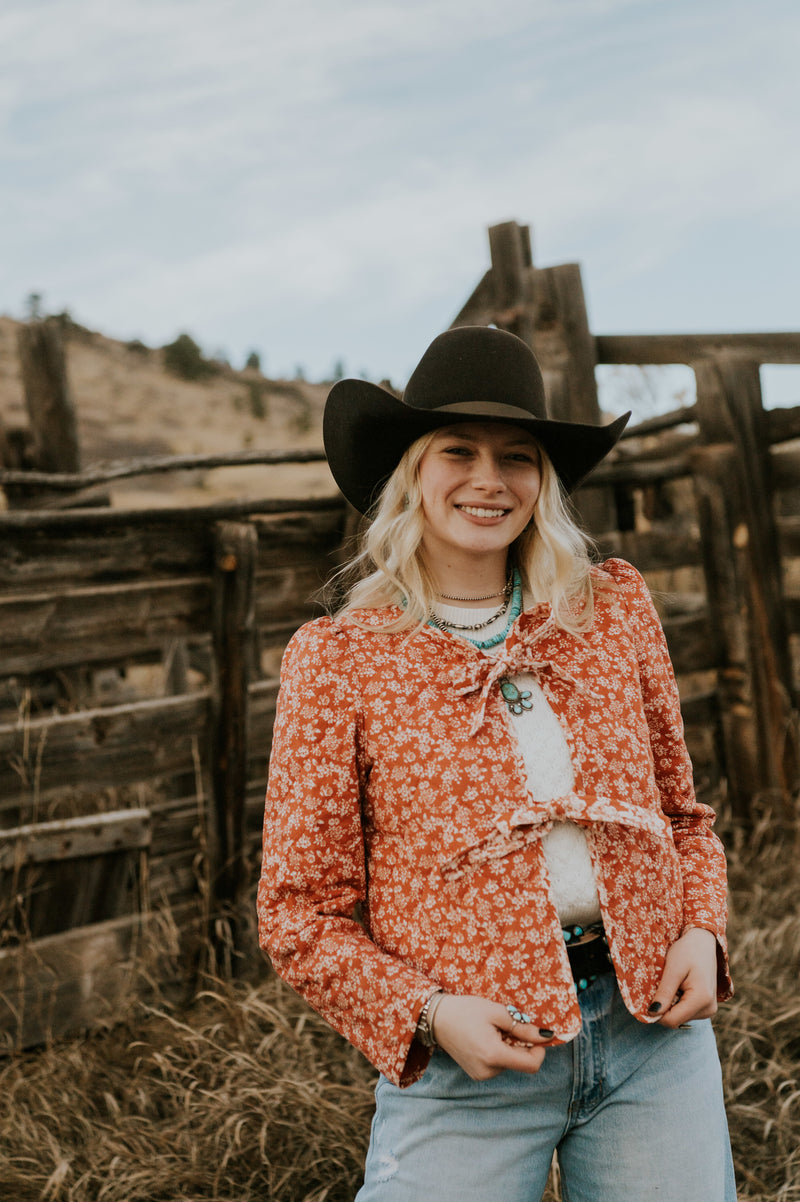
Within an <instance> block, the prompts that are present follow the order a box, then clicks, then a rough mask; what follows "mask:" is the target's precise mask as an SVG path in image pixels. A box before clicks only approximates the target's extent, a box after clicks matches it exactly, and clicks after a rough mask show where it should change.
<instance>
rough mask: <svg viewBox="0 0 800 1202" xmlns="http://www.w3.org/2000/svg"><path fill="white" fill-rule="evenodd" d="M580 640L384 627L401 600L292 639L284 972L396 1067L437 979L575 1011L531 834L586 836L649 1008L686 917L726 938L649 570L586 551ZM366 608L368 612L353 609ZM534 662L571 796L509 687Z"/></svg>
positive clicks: (548, 633)
mask: <svg viewBox="0 0 800 1202" xmlns="http://www.w3.org/2000/svg"><path fill="white" fill-rule="evenodd" d="M594 574H595V584H596V585H597V588H596V597H595V618H594V622H593V624H592V627H591V629H590V630H589V631H588V632H587V633H586V634H584V635H582V636H580V637H578V636H574V635H571V634H567V633H565V632H564V631H563V630H561V629H560V628H559V627H557V626H556V624H555V622H554V621H553V619H552V616H551V612H550V607H549V605H547V604H540V605H536V606H534V607H533V608H531V609H529V610H527V611H526V612H524V613H523V614H521V615H520V617H519V618H518V619H517V621H516V623H515V624H514V626H513V627H512V630H511V631H510V633H509V635H508V636H507V638H506V641H505V643H504V644H503V646H502V647H501V648H500V654H499V656H497V657H496V658H495V657H493V656H490V655H487V654H485V653H483V652H481V651H478V650H477V649H476V648H474V647H473V646H472V645H471V644H469V643H468V642H466V641H465V640H463V639H459V638H456V637H454V636H452V635H450V634H448V633H445V632H443V631H440V630H437V629H434V628H432V627H425V628H424V629H422V630H420V631H418V632H416V633H414V634H412V635H409V633H408V631H403V632H400V633H394V634H386V633H383V632H381V631H379V630H377V629H375V627H378V626H380V625H381V624H383V623H385V622H386V621H387V617H388V616H392V615H394V614H395V612H396V611H393V610H390V609H389V610H364V611H360V612H359V613H358V615H357V618H358V623H359V624H356V623H355V622H354V621H353V617H352V616H351V615H345V616H343V617H341V618H338V619H336V618H320V619H318V620H316V621H313V622H310V623H308V624H307V625H306V626H303V627H302V628H301V629H300V630H299V631H298V632H297V634H296V635H295V636H294V638H293V639H292V641H291V643H290V644H289V646H288V648H287V650H286V653H285V656H284V662H283V666H282V670H281V688H280V694H279V698H278V711H277V717H276V723H275V733H274V741H273V747H272V755H271V759H270V773H269V785H268V788H267V800H266V812H265V822H264V856H263V869H262V875H261V880H260V884H259V890H258V916H259V930H260V938H261V944H262V947H263V948H264V949H265V950H266V951H267V953H268V954H269V956H270V958H271V959H272V962H273V964H274V966H275V968H276V969H277V971H278V972H279V973H280V974H281V976H283V977H284V978H285V980H286V981H288V982H289V984H290V985H291V986H292V987H293V988H294V989H295V990H297V991H298V992H299V993H300V994H301V995H302V996H303V997H304V998H306V1000H307V1001H308V1002H309V1003H310V1004H311V1005H312V1006H313V1007H314V1008H315V1009H316V1010H317V1011H318V1012H319V1013H320V1014H321V1015H322V1016H323V1017H324V1018H325V1019H326V1020H327V1021H328V1022H329V1023H330V1024H331V1025H332V1026H333V1027H335V1028H336V1030H338V1031H339V1032H341V1033H342V1034H343V1035H344V1036H345V1037H346V1038H347V1039H349V1040H350V1041H351V1042H352V1043H353V1044H355V1046H356V1047H358V1048H359V1049H361V1051H362V1052H363V1053H364V1054H365V1055H366V1056H367V1058H368V1059H369V1060H370V1061H371V1062H372V1063H373V1064H374V1065H375V1066H376V1067H377V1068H378V1069H379V1070H380V1071H381V1072H382V1073H384V1074H385V1076H386V1077H387V1078H388V1079H389V1080H390V1081H392V1082H394V1083H395V1084H398V1085H406V1084H409V1083H410V1082H411V1081H413V1080H415V1079H417V1077H419V1076H420V1075H421V1073H422V1072H423V1071H424V1068H425V1067H426V1065H427V1061H428V1057H429V1053H427V1052H426V1051H425V1050H424V1049H422V1048H421V1047H420V1045H419V1043H418V1041H415V1040H414V1031H415V1027H416V1023H417V1018H418V1015H419V1012H420V1009H421V1007H422V1004H423V1002H424V1000H425V999H426V998H427V997H428V996H429V995H430V993H431V992H432V990H433V989H434V988H435V987H436V986H442V987H443V988H444V989H446V990H447V991H448V992H451V993H462V994H478V995H481V996H483V997H487V998H490V999H492V1000H494V1001H499V1002H502V1003H508V1002H513V1003H514V1004H515V1005H517V1006H518V1007H520V1008H521V1009H522V1010H524V1011H525V1012H527V1013H528V1014H530V1015H532V1016H533V1018H534V1021H535V1022H536V1024H537V1026H539V1027H547V1028H550V1029H552V1030H553V1031H555V1033H556V1042H559V1041H567V1040H569V1039H572V1038H573V1037H574V1036H575V1035H576V1034H577V1032H578V1030H579V1027H580V1010H579V1007H578V1001H577V996H576V992H575V987H574V985H573V981H572V975H571V972H570V968H569V962H568V959H567V954H566V948H565V944H564V940H563V937H562V933H561V928H560V924H559V920H558V915H557V913H556V910H555V908H554V906H553V904H552V901H551V898H550V895H549V889H548V875H547V867H546V862H545V857H544V854H543V852H542V847H541V836H542V834H543V833H544V832H545V831H547V830H549V829H550V826H551V824H552V822H553V820H554V819H570V820H572V821H574V822H577V823H579V824H580V825H581V826H582V827H584V828H585V829H586V830H587V832H588V841H589V847H590V852H591V856H592V861H593V865H594V870H595V875H596V878H597V885H598V893H599V897H600V904H601V909H602V912H603V919H604V922H605V929H606V933H607V936H608V940H609V947H610V951H611V956H612V959H613V963H614V968H615V971H616V975H617V979H618V981H619V986H620V990H621V993H622V996H623V998H624V1001H625V1003H626V1005H627V1007H628V1008H629V1010H630V1011H631V1013H632V1014H634V1015H635V1016H636V1017H637V1018H639V1019H640V1020H641V1021H643V1022H644V1021H649V1020H648V1017H647V1008H648V1006H649V1004H650V1002H651V1001H652V998H653V995H654V993H655V990H656V987H657V985H658V982H659V980H660V976H661V972H662V969H663V965H664V958H665V955H666V952H667V950H668V948H669V947H670V945H671V944H672V943H673V942H674V941H675V939H677V938H678V936H679V935H680V934H681V933H682V931H683V930H685V929H686V928H687V927H691V926H700V927H705V928H707V929H708V930H710V931H712V932H713V933H714V934H715V936H716V938H717V941H718V976H719V980H718V986H719V997H720V999H721V1000H723V999H724V998H726V997H728V996H730V993H731V992H732V990H731V985H730V978H729V976H728V970H727V959H726V951H725V933H724V932H725V918H726V878H725V859H724V854H723V851H722V846H721V844H720V842H719V840H718V839H717V837H716V836H715V835H714V834H713V833H712V830H711V826H712V823H713V820H714V814H713V811H712V810H710V809H709V808H708V807H707V806H704V805H701V804H699V803H698V802H697V800H696V798H695V795H694V790H693V786H692V773H691V763H690V760H689V756H688V752H687V750H686V746H685V743H684V741H683V726H682V722H681V716H680V707H679V702H678V693H677V687H676V684H675V679H674V675H673V671H672V667H671V664H670V660H669V656H668V653H667V648H666V642H665V639H664V635H663V631H662V629H661V624H660V622H659V620H658V616H657V614H656V611H655V608H654V606H653V603H652V600H651V598H650V594H649V592H648V590H647V587H646V585H645V583H644V581H643V579H642V578H641V576H640V575H639V573H638V572H637V571H636V570H635V569H634V568H632V567H631V566H630V565H629V564H627V563H625V562H624V561H622V560H619V559H612V560H608V561H606V562H605V563H604V564H603V565H602V567H599V568H596V569H594ZM365 625H366V627H367V628H366V629H364V626H365ZM519 672H532V673H534V674H535V675H536V677H537V679H538V681H539V683H540V685H541V687H542V689H543V690H544V693H545V695H546V697H547V699H548V701H549V703H550V705H551V707H552V709H553V711H554V712H555V714H556V716H557V717H558V719H559V721H560V722H561V724H562V727H563V730H564V733H565V736H566V738H567V741H568V745H569V748H570V753H571V756H572V761H573V767H574V775H575V787H574V791H573V792H570V793H568V794H567V795H565V796H563V797H559V798H557V799H556V800H554V801H548V802H545V803H537V802H535V801H533V800H532V798H531V797H530V795H529V793H528V792H527V789H526V783H525V774H524V769H523V766H522V761H521V758H520V754H519V750H518V745H517V743H516V740H515V737H514V734H513V731H512V728H511V724H510V715H509V714H508V712H507V709H506V705H505V702H504V701H503V699H502V696H501V693H500V686H499V682H500V681H501V679H502V678H503V677H506V676H513V675H514V674H516V673H519Z"/></svg>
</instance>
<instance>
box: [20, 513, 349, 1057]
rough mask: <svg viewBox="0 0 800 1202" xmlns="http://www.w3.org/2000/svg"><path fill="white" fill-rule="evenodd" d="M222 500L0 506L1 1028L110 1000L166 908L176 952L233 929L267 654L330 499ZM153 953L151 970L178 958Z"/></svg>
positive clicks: (322, 556) (76, 1016)
mask: <svg viewBox="0 0 800 1202" xmlns="http://www.w3.org/2000/svg"><path fill="white" fill-rule="evenodd" d="M237 508H240V507H237V506H235V505H228V506H222V505H221V506H217V507H215V508H210V509H206V510H198V509H184V510H178V511H169V510H166V511H165V510H161V511H158V510H155V511H151V512H142V511H131V512H122V511H115V510H109V509H105V510H74V511H69V512H56V513H45V512H36V513H34V512H10V513H7V514H5V515H3V517H2V520H1V521H0V525H2V537H1V540H0V644H1V645H2V647H3V662H2V680H0V828H2V829H0V879H2V885H3V887H2V893H1V894H0V897H2V899H3V901H2V903H1V904H2V907H3V910H4V912H3V913H2V943H0V1032H3V1033H4V1034H5V1036H6V1038H7V1040H8V1041H9V1043H11V1044H20V1043H21V1044H30V1043H34V1042H38V1041H40V1040H42V1039H43V1038H45V1037H47V1036H48V1035H50V1034H58V1033H59V1032H62V1031H64V1030H69V1029H71V1028H73V1027H75V1026H76V1025H81V1024H83V1023H86V1022H92V1021H94V1020H95V1019H99V1018H100V1017H102V1016H105V1017H108V1016H109V1015H110V1013H111V1011H112V1008H113V1006H114V1005H115V1003H116V1000H117V999H118V998H119V996H120V994H121V992H122V991H125V990H128V991H129V990H130V988H131V985H132V974H134V972H135V971H137V968H138V967H139V966H140V962H141V958H142V956H141V953H142V951H143V950H144V949H145V948H146V947H147V945H148V944H152V942H153V939H154V936H153V927H154V924H155V926H158V924H159V921H160V920H161V917H163V915H164V914H167V915H168V917H169V921H170V923H172V924H174V925H177V927H178V928H179V931H180V938H179V939H177V940H176V941H174V948H173V951H174V953H175V955H176V956H177V955H182V956H183V957H184V961H191V960H192V958H193V951H194V949H195V947H197V946H200V945H201V944H205V946H206V947H208V946H209V943H208V941H209V938H210V940H211V946H213V945H214V943H215V942H216V943H217V944H218V951H219V955H220V956H225V955H226V954H227V955H229V954H231V953H233V952H234V951H235V948H236V945H237V943H238V942H239V939H238V934H237V925H238V924H239V922H240V921H241V915H242V912H243V908H244V906H245V903H244V902H243V900H242V890H243V888H244V887H245V883H246V882H247V881H252V879H253V869H254V865H255V862H256V860H257V851H258V845H259V839H260V827H261V819H262V816H263V796H264V782H265V779H266V768H267V757H268V753H269V741H270V733H271V728H272V720H273V714H274V707H275V698H276V694H277V679H276V674H277V667H278V662H279V658H280V653H281V651H282V649H283V647H284V645H285V643H286V642H287V640H288V638H289V637H290V635H291V634H292V632H293V631H294V630H295V629H296V627H297V626H298V625H300V623H302V622H303V621H305V620H306V619H307V618H309V617H310V616H312V614H313V613H314V612H315V610H314V606H313V602H312V601H311V598H312V596H313V595H314V594H315V593H316V592H317V591H318V589H319V587H320V585H321V583H322V581H323V578H324V576H325V575H326V573H327V572H328V570H329V568H330V566H331V565H332V563H333V560H332V559H331V558H330V557H331V555H332V553H333V552H335V550H336V549H337V548H338V546H339V544H340V542H341V537H342V526H343V520H344V509H343V506H342V505H341V504H340V503H337V502H335V501H334V502H333V503H332V502H323V503H319V502H309V503H306V504H305V506H298V505H297V503H286V502H274V503H268V502H267V503H265V504H264V505H263V506H261V507H259V506H253V505H252V504H251V505H250V506H249V507H248V509H249V511H248V513H247V515H246V516H245V515H243V514H241V513H237ZM259 508H261V509H262V510H263V511H265V512H261V513H258V512H254V510H258V509H259ZM269 510H272V511H273V512H272V513H270V512H268V511H269ZM286 510H291V512H286ZM160 916H161V917H160ZM163 935H164V931H163V930H162V931H161V933H160V935H159V938H161V939H163ZM162 960H163V962H162V963H161V964H159V965H158V966H157V967H156V969H155V970H154V971H158V972H159V973H163V972H166V973H174V974H177V973H179V972H181V971H184V972H185V970H186V963H184V965H183V968H182V969H181V967H180V966H177V965H176V964H175V963H174V962H173V960H172V959H170V957H166V959H164V958H163V957H162ZM220 966H221V967H225V966H224V965H220ZM148 971H153V969H152V966H149V968H148Z"/></svg>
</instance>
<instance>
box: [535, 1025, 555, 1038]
mask: <svg viewBox="0 0 800 1202" xmlns="http://www.w3.org/2000/svg"><path fill="white" fill-rule="evenodd" d="M539 1034H540V1035H541V1037H542V1039H552V1038H553V1036H554V1035H555V1031H551V1030H549V1028H547V1027H540V1028H539Z"/></svg>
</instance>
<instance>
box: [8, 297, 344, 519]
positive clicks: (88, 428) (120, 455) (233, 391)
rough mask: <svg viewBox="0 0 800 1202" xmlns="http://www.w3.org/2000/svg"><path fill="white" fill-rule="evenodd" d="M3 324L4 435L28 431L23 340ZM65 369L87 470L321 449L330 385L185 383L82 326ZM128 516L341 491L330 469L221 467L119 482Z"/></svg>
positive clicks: (115, 498)
mask: <svg viewBox="0 0 800 1202" xmlns="http://www.w3.org/2000/svg"><path fill="white" fill-rule="evenodd" d="M20 324H21V323H20V322H17V321H14V320H13V319H12V318H9V317H0V426H2V427H5V429H6V430H13V429H14V428H20V427H26V426H27V414H26V409H25V402H24V394H23V387H22V379H21V374H20V365H19V357H18V354H17V331H18V329H19V326H20ZM67 370H68V376H69V382H70V388H71V391H72V396H73V400H74V403H75V407H76V410H77V414H78V429H79V438H80V447H81V459H82V465H83V467H84V468H88V467H90V466H93V465H95V464H97V463H98V462H100V461H105V460H109V459H127V458H134V457H136V458H138V457H142V456H146V455H170V454H203V453H208V454H210V453H214V454H217V453H221V452H225V451H241V450H290V449H298V450H309V449H318V448H320V447H321V446H322V435H321V419H322V408H323V405H324V401H325V397H326V395H327V392H328V388H329V385H327V384H310V383H306V382H305V381H301V380H268V379H266V378H265V377H264V376H262V375H261V373H260V372H259V371H257V370H255V369H248V370H246V371H235V370H234V369H232V368H231V367H229V366H227V365H226V364H219V365H218V370H215V371H214V373H213V374H210V375H208V376H207V377H206V378H204V379H202V380H196V381H188V380H182V379H180V378H178V377H177V376H175V375H172V374H170V373H169V372H168V371H167V370H166V368H165V366H164V355H163V352H162V351H161V350H155V349H150V348H147V347H145V346H143V345H142V344H141V343H138V342H131V343H125V342H119V341H116V340H115V339H113V338H107V337H105V336H104V335H103V334H99V333H95V332H94V331H91V330H87V329H85V328H83V327H81V326H76V325H71V326H70V327H69V329H68V333H67ZM110 492H111V497H112V503H113V504H115V505H122V506H126V507H131V506H136V507H140V506H147V505H158V504H170V505H174V504H176V503H185V504H190V505H197V504H208V503H210V502H213V501H218V500H222V499H236V498H242V497H246V498H255V497H271V496H298V497H299V496H328V495H334V494H335V492H336V489H335V485H334V484H333V481H332V479H331V476H330V474H329V472H328V469H327V467H326V466H325V464H324V463H323V464H306V465H286V466H276V467H236V468H218V469H214V470H213V471H207V472H175V473H171V474H169V475H156V476H150V477H140V478H136V479H134V480H132V481H121V482H118V483H115V484H114V485H113V486H112V487H111V489H110Z"/></svg>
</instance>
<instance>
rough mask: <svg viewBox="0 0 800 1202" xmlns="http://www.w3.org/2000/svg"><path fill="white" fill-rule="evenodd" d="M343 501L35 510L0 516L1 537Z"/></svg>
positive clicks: (201, 519)
mask: <svg viewBox="0 0 800 1202" xmlns="http://www.w3.org/2000/svg"><path fill="white" fill-rule="evenodd" d="M344 508H345V502H344V499H343V498H342V497H341V496H339V495H336V496H330V497H302V498H301V497H279V498H268V499H266V500H263V501H256V500H245V501H218V502H216V503H215V504H213V505H183V506H181V505H174V506H170V505H159V506H158V507H156V508H153V509H70V510H68V511H58V510H48V509H36V510H28V511H26V512H20V511H8V512H6V513H0V536H4V534H5V531H6V530H39V529H49V530H92V529H95V530H96V529H98V528H100V529H104V530H110V529H115V528H116V527H119V526H132V525H142V526H147V525H150V524H152V523H153V522H172V523H173V525H175V526H198V525H202V526H207V525H208V524H209V522H211V521H217V520H221V519H224V518H234V517H250V516H251V515H256V514H272V513H275V514H281V513H311V512H314V511H316V510H319V511H326V510H340V511H343V510H344Z"/></svg>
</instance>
